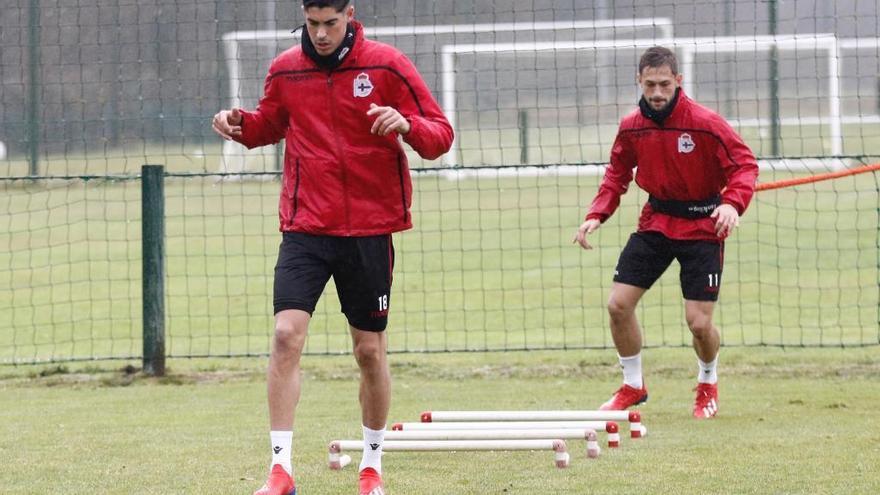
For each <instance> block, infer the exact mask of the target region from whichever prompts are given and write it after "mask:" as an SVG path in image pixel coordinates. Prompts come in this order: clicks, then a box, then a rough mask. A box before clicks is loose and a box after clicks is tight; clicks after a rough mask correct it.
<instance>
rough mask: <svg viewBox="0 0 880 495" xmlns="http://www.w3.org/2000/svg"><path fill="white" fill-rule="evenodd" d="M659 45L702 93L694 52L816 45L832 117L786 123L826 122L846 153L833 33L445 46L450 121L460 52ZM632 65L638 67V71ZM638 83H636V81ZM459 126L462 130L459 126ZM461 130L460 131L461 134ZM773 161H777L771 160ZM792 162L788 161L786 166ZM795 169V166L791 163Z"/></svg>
mask: <svg viewBox="0 0 880 495" xmlns="http://www.w3.org/2000/svg"><path fill="white" fill-rule="evenodd" d="M654 45H665V46H668V47H674V48H675V49H677V50H678V51H679V52H680V54H681V73H682V74H684V83H683V84H684V86H685V90H686V91H687V92H688V93H689V94H691V95H693V96H695V97H698V96H697V94H698V92H699V88H698V87H696V85H695V82H694V78H693V77H692V75H693V74H694V66H695V62H694V59H695V56H696V55H697V54H701V53H719V52H734V53H743V52H747V53H755V52H759V51H767V50H769V49H770V48H772V47H774V46H775V47H776V48H777V49H780V50H814V51H823V52H825V54H826V58H827V76H826V80H827V85H828V95H827V112H828V114H827V117H821V116H820V117H816V118H814V117H806V118H803V117H800V116H798V117H795V118H792V119H786V120H784V121H783V122H784V123H789V124H795V125H804V124H811V125H812V124H822V125H828V127H829V141H830V142H829V151H830V155H831V156H832V157H838V156H840V155H841V154H842V153H843V132H842V122H843V119H842V116H841V102H840V67H839V61H840V58H841V55H840V49H841V44H839V43H838V39H837V38H836V37H835V36H834V35H832V34H811V35H777V36H728V37H694V38H662V39H656V38H650V39H632V40H585V41H550V42H512V43H468V44H452V45H446V46H444V47H443V57H442V61H443V67H442V73H443V110H444V112H445V113H446V115H447V116H449V118H450V121H451V122H453V128H455V125H454V122H455V117H456V113H457V103H456V98H457V90H456V57H457V56H458V55H461V54H484V53H491V54H497V53H504V52H508V53H516V52H543V51H553V52H566V51H579V50H580V51H584V50H586V51H594V52H596V51H602V50H620V49H627V50H634V49H646V48H649V47H651V46H654ZM866 45H867V46H872V45H870V44H859V45H855V44H854V43H853V41H852V40H847V41H846V42H845V43H844V44H843V46H846V47H848V48H853V47H856V46H858V47H863V46H866ZM635 70H636V69H635V67H633V72H635ZM633 84H635V83H633ZM863 119H864V117H862V116H859V117H856V118H855V120H856V121H857V122H859V123H862V122H863V121H864V120H863ZM731 122H732V124H733V125H737V126H741V127H745V126H755V127H761V126H764V125H765V124H767V123H768V121H767V120H766V119H760V118H753V119H731ZM456 130H457V129H456ZM456 135H458V133H456ZM458 139H459V138H457V139H456V142H454V143H453V148H452V150H451V151H450V152H449V153H447V154H446V155H445V156H444V165H446V166H450V167H451V166H456V165H461V164H462V162H463V160H462V158H461V151H460V149H459V146H458ZM825 162H826V161H823V163H822V165H820V166H819V167H820V168H821V169H823V170H825V169H827V163H825ZM832 162H833V163H834V164H833V168H839V167H841V166H842V162H840V161H839V160H832ZM771 163H772V162H771ZM800 163H801V166H802V167H803V168H807V169H812V168H811V167H812V164H815V163H816V161H815V160H805V161H802V162H800ZM790 165H791V164H790V163H789V164H788V165H787V167H789V166H790ZM787 169H790V168H787Z"/></svg>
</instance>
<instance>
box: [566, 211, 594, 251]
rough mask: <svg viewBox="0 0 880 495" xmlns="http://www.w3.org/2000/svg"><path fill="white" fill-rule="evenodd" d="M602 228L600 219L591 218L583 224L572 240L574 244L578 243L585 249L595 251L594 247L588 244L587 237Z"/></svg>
mask: <svg viewBox="0 0 880 495" xmlns="http://www.w3.org/2000/svg"><path fill="white" fill-rule="evenodd" d="M601 226H602V222H600V221H599V219H598V218H591V219H589V220H587V221H586V222H584V223H582V224H581V226H580V227H578V231H577V233H576V234H575V235H574V239H572V240H571V242H572V243H575V242H576V243H578V244H580V245H581V247H582V248H584V249H593V246H591V245H590V243H589V242H587V235H588V234H592V233H593V232H595V231H596V230H598V229H599V227H601Z"/></svg>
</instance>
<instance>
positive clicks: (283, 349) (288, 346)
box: [273, 321, 306, 357]
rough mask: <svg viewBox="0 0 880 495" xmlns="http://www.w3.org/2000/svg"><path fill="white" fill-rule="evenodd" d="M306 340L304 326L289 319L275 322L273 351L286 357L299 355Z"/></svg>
mask: <svg viewBox="0 0 880 495" xmlns="http://www.w3.org/2000/svg"><path fill="white" fill-rule="evenodd" d="M305 342H306V331H305V328H300V327H299V326H297V325H296V324H294V322H291V321H278V322H275V335H274V337H273V344H274V345H273V351H274V352H276V353H280V354H282V355H285V356H288V357H299V356H300V355H301V354H302V351H303V347H304V346H305Z"/></svg>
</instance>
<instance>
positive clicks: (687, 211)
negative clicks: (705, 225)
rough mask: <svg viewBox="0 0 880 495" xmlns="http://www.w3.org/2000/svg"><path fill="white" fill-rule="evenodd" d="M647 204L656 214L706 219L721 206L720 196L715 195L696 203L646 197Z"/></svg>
mask: <svg viewBox="0 0 880 495" xmlns="http://www.w3.org/2000/svg"><path fill="white" fill-rule="evenodd" d="M648 203H649V204H650V205H651V208H653V209H654V211H656V212H657V213H664V214H666V215H670V216H673V217H678V218H688V219H692V220H693V219H697V218H706V217H708V216H709V215H711V214H712V212H713V211H715V208H718V206H719V205H721V195H720V194H716V195H715V196H712V197H711V198H708V199H701V200H696V201H678V200H676V199H657V198H655V197H654V196H648Z"/></svg>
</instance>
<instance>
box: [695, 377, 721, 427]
mask: <svg viewBox="0 0 880 495" xmlns="http://www.w3.org/2000/svg"><path fill="white" fill-rule="evenodd" d="M694 390H695V391H696V392H697V398H696V399H694V417H695V418H699V419H709V418H713V417H715V415H716V414H718V384H717V383H698V384H697V388H695V389H694Z"/></svg>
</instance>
